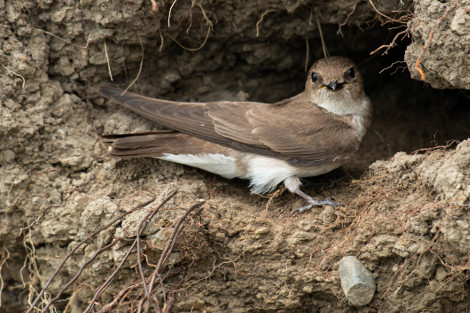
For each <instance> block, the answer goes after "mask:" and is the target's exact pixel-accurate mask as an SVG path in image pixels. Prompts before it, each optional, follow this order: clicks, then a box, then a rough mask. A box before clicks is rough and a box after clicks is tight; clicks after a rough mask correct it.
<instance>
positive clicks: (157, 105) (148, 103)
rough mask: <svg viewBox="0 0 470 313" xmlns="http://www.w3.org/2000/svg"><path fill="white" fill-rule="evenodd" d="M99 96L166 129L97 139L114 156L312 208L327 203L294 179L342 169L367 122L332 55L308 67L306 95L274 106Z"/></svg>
mask: <svg viewBox="0 0 470 313" xmlns="http://www.w3.org/2000/svg"><path fill="white" fill-rule="evenodd" d="M99 93H100V94H101V95H103V96H105V97H107V98H109V99H111V100H113V101H115V102H117V103H119V104H121V105H123V106H124V107H126V108H128V109H130V110H132V111H134V112H136V113H138V114H140V115H142V116H144V117H146V118H148V119H150V120H153V121H155V122H158V123H159V124H162V125H164V126H166V127H168V128H170V129H172V130H171V131H157V132H146V133H138V134H124V135H107V136H103V137H104V138H105V139H106V140H108V141H109V142H111V143H112V147H111V149H110V151H109V155H110V156H112V157H118V158H135V157H155V158H158V159H162V160H167V161H171V162H176V163H180V164H185V165H189V166H192V167H197V168H200V169H203V170H206V171H208V172H212V173H215V174H218V175H220V176H223V177H226V178H235V177H239V178H243V179H249V180H250V183H251V184H250V187H251V188H252V191H253V192H255V193H261V194H262V193H266V192H269V191H272V190H273V189H275V188H276V186H277V185H278V184H279V183H281V182H284V185H285V187H286V188H287V189H288V190H289V191H291V192H293V193H295V194H297V195H299V196H301V197H302V198H304V199H305V200H306V201H307V202H308V205H306V206H304V207H302V208H299V209H296V210H294V211H293V213H294V212H303V211H305V210H307V209H310V208H311V207H312V206H321V205H325V204H327V205H333V206H336V205H338V203H336V202H334V201H333V200H331V199H324V200H315V199H313V198H312V197H310V196H309V195H307V194H305V193H304V192H302V191H301V190H300V186H301V182H300V179H299V178H301V177H309V176H317V175H321V174H325V173H327V172H330V171H332V170H334V169H336V168H337V167H339V166H341V165H342V164H343V163H344V162H345V161H346V160H347V159H349V158H350V157H351V156H352V155H353V154H354V153H355V152H356V151H357V150H358V148H359V145H360V143H361V141H362V139H363V138H364V135H365V133H366V129H367V127H368V126H369V125H370V122H371V119H372V108H371V104H370V100H369V98H368V97H367V96H366V94H365V93H364V88H363V82H362V77H361V75H360V74H359V71H358V69H357V66H356V65H355V64H354V62H353V61H351V60H350V59H348V58H344V57H331V58H325V59H321V60H319V61H317V62H316V63H315V64H313V66H312V67H311V68H310V70H309V73H308V79H307V82H306V84H305V91H303V92H302V93H300V94H298V95H296V96H294V97H292V98H289V99H286V100H282V101H279V102H277V103H274V104H268V103H260V102H232V101H217V102H206V103H190V102H174V101H166V100H160V99H153V98H147V97H143V96H140V95H137V94H133V93H130V92H125V93H124V94H123V93H122V91H121V90H119V89H117V88H115V87H111V86H102V87H101V88H100V89H99Z"/></svg>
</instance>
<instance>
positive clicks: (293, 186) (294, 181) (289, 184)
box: [284, 176, 340, 215]
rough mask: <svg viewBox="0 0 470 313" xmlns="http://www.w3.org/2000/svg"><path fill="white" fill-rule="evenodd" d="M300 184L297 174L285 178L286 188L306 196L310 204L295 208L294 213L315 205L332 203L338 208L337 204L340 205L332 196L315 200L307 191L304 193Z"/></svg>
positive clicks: (303, 196)
mask: <svg viewBox="0 0 470 313" xmlns="http://www.w3.org/2000/svg"><path fill="white" fill-rule="evenodd" d="M300 185H301V182H300V179H299V178H298V177H296V176H291V177H289V178H287V179H285V180H284V186H286V188H287V189H288V190H289V191H290V192H292V193H295V194H296V195H299V196H301V197H302V198H304V199H305V200H307V202H308V204H307V205H306V206H303V207H301V208H298V209H295V210H293V211H292V215H293V214H295V213H297V212H299V213H302V212H305V211H307V210H309V209H310V208H311V207H313V206H322V205H331V206H333V207H335V208H336V207H337V206H339V205H340V204H339V203H338V202H336V201H333V199H331V198H326V199H323V200H315V199H313V198H312V197H310V196H309V195H307V194H306V193H304V192H303V191H302V190H300Z"/></svg>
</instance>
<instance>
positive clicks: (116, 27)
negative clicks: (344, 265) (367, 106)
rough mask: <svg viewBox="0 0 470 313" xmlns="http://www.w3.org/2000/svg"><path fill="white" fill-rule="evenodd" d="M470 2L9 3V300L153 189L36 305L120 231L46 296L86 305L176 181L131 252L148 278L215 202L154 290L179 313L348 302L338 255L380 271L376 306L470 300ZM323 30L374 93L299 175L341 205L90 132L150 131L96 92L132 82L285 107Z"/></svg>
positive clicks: (135, 292) (132, 272)
mask: <svg viewBox="0 0 470 313" xmlns="http://www.w3.org/2000/svg"><path fill="white" fill-rule="evenodd" d="M469 7H470V3H469V1H448V2H445V1H443V2H441V1H434V0H416V1H414V2H411V1H341V0H337V1H287V0H286V1H183V0H179V1H154V2H152V1H143V0H142V1H139V0H137V1H126V2H122V1H97V0H87V1H80V2H77V1H21V2H18V1H1V0H0V35H1V36H0V47H1V49H0V216H1V217H0V218H1V223H0V241H1V247H2V248H1V249H0V264H1V266H2V270H1V277H2V281H3V284H2V285H1V286H3V290H2V306H1V307H0V310H5V312H21V311H23V310H24V309H25V308H27V307H28V306H29V304H30V303H31V302H32V301H33V300H34V298H35V297H36V296H37V294H38V292H39V291H40V290H41V287H42V286H44V284H45V283H46V281H47V280H48V279H49V277H51V275H52V274H53V272H54V270H55V269H56V268H57V267H58V265H59V263H60V261H61V260H62V259H63V258H64V257H65V256H66V255H67V253H69V252H70V251H71V250H72V249H73V248H74V247H76V246H77V245H78V244H79V243H80V242H81V241H82V240H84V239H85V238H86V237H87V235H88V234H91V233H92V232H93V231H96V230H97V229H99V228H100V227H102V226H105V225H106V224H107V223H108V222H110V221H111V220H112V219H113V218H116V217H118V216H119V214H121V213H122V212H125V211H128V210H130V209H131V208H132V207H135V206H136V205H138V204H139V203H142V202H144V201H146V200H149V199H153V198H154V199H155V200H154V202H153V203H152V204H151V205H150V206H148V207H147V208H146V209H143V210H137V211H135V212H134V213H131V214H130V215H128V216H126V217H124V218H122V219H119V220H118V221H116V223H115V224H113V225H112V226H111V227H109V228H107V229H106V230H104V231H102V232H100V233H99V234H98V235H97V237H94V238H93V239H92V240H89V241H87V242H86V243H85V244H83V245H82V247H81V248H80V249H78V250H77V251H76V252H75V253H74V254H73V256H72V257H71V258H70V259H69V260H68V261H67V262H66V263H65V266H64V267H63V268H62V269H61V271H60V272H59V274H58V276H56V277H55V278H54V280H53V281H52V283H51V285H50V286H49V287H48V289H47V292H46V293H45V294H44V295H42V296H41V297H40V301H38V303H37V304H36V305H37V306H38V307H41V308H44V306H45V305H46V303H47V302H48V301H49V300H50V298H51V297H54V296H55V295H56V294H57V293H58V292H59V291H60V290H61V289H63V287H64V286H65V284H66V283H67V282H68V281H69V280H71V279H73V277H74V275H75V274H76V273H77V271H78V269H79V267H80V266H81V265H82V264H84V262H85V261H86V260H87V259H89V258H90V257H92V256H93V254H94V253H95V252H96V251H98V250H99V249H100V248H102V247H104V246H106V245H107V244H110V243H112V242H113V240H115V239H119V242H117V243H116V244H114V245H113V246H112V247H110V248H109V249H107V250H105V251H104V252H103V253H101V254H100V255H99V256H98V257H97V259H95V260H94V261H93V262H92V263H91V264H92V265H91V266H89V267H87V268H86V269H85V270H84V272H83V273H81V275H80V277H79V278H78V279H77V280H76V281H75V282H74V283H73V284H72V285H71V287H70V288H68V289H66V290H63V291H64V292H63V294H62V296H61V297H60V299H59V300H60V301H58V302H55V304H54V305H55V307H56V308H57V310H58V311H71V312H82V311H83V310H84V309H85V308H86V307H87V306H88V305H89V301H90V300H91V299H92V298H93V295H94V294H95V293H96V291H97V289H98V287H99V286H100V285H101V284H102V283H103V282H104V281H105V280H106V279H107V278H108V277H109V276H110V272H111V271H112V270H113V269H115V268H116V266H117V264H119V262H120V261H121V259H122V257H123V256H124V255H125V253H126V252H127V251H128V249H129V248H130V246H131V244H132V240H134V239H135V238H136V233H137V231H138V227H139V223H141V222H142V220H143V219H145V215H146V214H147V213H148V212H150V211H151V210H152V209H154V208H155V207H156V205H157V204H158V203H160V202H161V201H162V200H163V199H164V198H165V197H166V196H167V195H168V194H170V193H171V192H172V191H174V190H177V191H178V193H177V194H176V195H175V196H174V197H173V198H171V199H170V200H169V201H168V202H167V203H166V205H165V206H164V207H163V208H162V209H161V210H160V211H159V212H158V214H157V215H156V216H155V217H154V218H153V219H152V221H151V224H149V226H148V228H147V229H146V230H145V232H144V233H142V247H141V248H140V249H141V250H140V251H141V252H143V258H144V261H143V262H142V264H143V270H142V271H143V273H144V275H147V276H146V277H148V275H150V274H151V273H152V270H153V269H154V268H155V267H154V266H155V264H156V263H157V261H158V259H159V258H160V256H161V255H162V251H163V250H164V247H165V245H166V243H167V242H168V240H169V238H170V237H171V234H172V232H173V231H174V229H175V223H176V221H177V220H178V219H179V218H180V216H181V215H182V214H183V213H184V209H187V208H189V207H190V206H191V205H193V204H195V203H198V201H199V200H198V199H205V200H206V202H205V204H204V205H203V208H204V210H203V211H202V213H200V214H199V215H198V216H194V217H192V218H190V219H188V222H187V226H186V228H185V229H184V231H183V232H182V233H181V235H180V237H179V240H178V242H177V243H176V244H175V247H174V250H173V252H172V253H171V254H170V258H169V259H168V260H167V262H166V263H165V266H164V267H163V268H162V273H164V274H165V275H164V277H165V279H164V281H163V282H162V283H161V284H160V285H159V286H158V288H157V291H156V294H157V296H158V299H159V301H160V302H161V303H167V304H173V312H183V311H193V312H194V311H201V312H202V311H205V312H221V311H226V312H247V311H250V312H280V311H288V312H310V311H323V312H330V311H341V312H348V311H355V310H356V309H354V308H351V307H349V306H348V304H347V302H345V301H344V296H343V294H342V291H341V289H340V286H339V281H338V274H337V267H338V261H339V259H340V258H341V257H342V256H343V255H348V254H349V255H355V256H357V257H358V258H359V259H360V260H361V261H363V262H364V264H365V265H366V266H367V267H368V268H369V269H370V270H371V271H372V273H373V275H374V277H375V278H376V281H377V288H378V289H377V294H376V297H375V298H374V300H373V302H372V303H371V304H370V305H369V310H370V311H387V312H403V311H408V312H421V311H430V312H446V311H447V312H455V311H465V310H466V309H468V306H469V299H468V294H469V285H468V280H469V276H468V266H469V265H468V264H469V256H468V255H469V254H468V250H469V247H470V239H469V235H468V234H469V228H470V226H469V219H468V209H469V196H470V189H469V187H468V186H469V185H470V181H469V174H470V173H469V170H468V168H469V165H470V160H469V155H470V154H469V152H470V151H469V141H468V140H467V141H463V142H462V143H460V141H462V140H465V139H467V138H468V137H469V134H470V126H469V125H470V109H469V105H468V104H469V101H470V100H469V98H468V97H469V93H468V91H466V90H465V89H470V87H469V86H470V84H469V79H470V61H469V60H470V59H469V58H468V54H469V50H470V23H469V22H468V21H469V19H470V17H469V16H470V15H469V14H470V13H469ZM318 23H320V24H321V25H322V31H323V35H324V40H325V43H326V46H327V48H328V50H329V52H330V54H331V55H345V56H349V57H351V58H352V59H354V60H355V61H356V62H357V63H358V65H359V68H360V70H361V72H362V73H363V76H364V80H365V88H366V92H367V93H368V94H369V95H370V97H371V99H372V101H373V104H374V124H373V126H372V128H371V130H370V131H369V134H368V135H367V137H366V140H365V142H364V144H363V147H362V148H361V151H360V153H359V154H358V155H357V157H356V158H355V159H354V160H352V161H351V162H350V163H349V164H347V165H346V166H345V167H344V168H343V169H340V170H337V171H335V172H333V173H331V174H328V175H325V176H323V177H318V178H313V179H308V180H306V181H305V186H306V191H308V192H309V193H310V194H313V195H315V196H318V197H334V198H335V199H337V200H338V201H339V202H341V203H342V204H344V206H343V207H340V208H339V209H338V210H336V211H335V210H331V209H329V208H326V209H325V210H322V209H318V210H315V211H312V212H310V213H308V214H306V215H305V216H302V217H291V216H290V214H289V212H290V211H291V209H292V208H296V207H300V206H302V201H300V200H299V199H297V198H295V197H294V196H292V195H289V194H287V193H284V194H281V195H279V196H278V197H273V198H272V199H271V200H272V201H269V200H268V199H264V198H261V197H258V196H256V195H251V196H250V195H249V190H248V188H247V187H248V186H247V185H248V184H247V183H246V182H244V181H237V180H235V181H229V180H225V179H222V178H219V177H215V176H213V175H211V174H208V173H205V172H202V171H198V170H194V169H191V168H187V167H183V166H180V165H175V164H170V163H166V162H162V161H157V160H152V159H142V160H126V161H115V160H109V159H107V158H106V157H105V154H106V147H105V145H104V144H103V143H102V142H101V141H100V139H99V134H102V133H124V132H139V131H145V130H152V129H157V128H158V127H159V126H158V125H155V124H153V123H150V122H148V121H146V120H145V119H143V118H141V117H138V116H136V115H134V114H131V113H129V112H126V111H124V110H123V109H121V108H119V107H118V106H116V105H115V104H112V103H110V102H107V101H105V100H104V99H103V98H101V97H99V96H98V95H97V93H96V88H97V86H99V85H101V84H103V83H107V82H112V83H114V84H117V85H120V86H122V87H123V88H125V87H127V86H128V85H131V84H132V85H133V87H132V90H134V91H136V92H140V93H142V94H145V95H148V96H154V97H160V98H166V99H173V100H184V101H207V100H220V99H224V100H231V99H242V100H244V99H249V100H255V101H265V102H273V101H277V100H280V99H283V98H286V97H289V96H292V95H294V94H296V93H298V92H300V91H301V90H302V89H303V85H304V81H305V67H306V66H308V65H311V64H312V62H313V61H315V60H317V59H318V58H321V57H323V49H322V44H321V40H320V35H319V34H320V32H319V29H318ZM377 49H378V50H377ZM376 50H377V51H376ZM374 51H376V52H375V53H373V54H372V55H371V52H374ZM452 140H456V141H458V142H452ZM436 146H437V148H436ZM400 151H404V152H401V153H399V154H396V153H397V152H400ZM371 164H372V165H371ZM267 207H269V208H267ZM22 228H23V229H22ZM21 229H22V230H21ZM20 230H21V231H20ZM137 262H138V259H137V255H136V252H135V250H132V253H131V255H130V258H129V259H128V261H127V262H125V263H124V266H123V268H122V269H121V271H120V272H119V273H118V275H117V276H116V277H115V278H114V280H113V282H112V283H111V285H110V286H109V288H108V289H106V291H105V292H104V293H103V294H102V295H101V296H100V297H99V298H98V299H97V304H96V310H97V311H98V310H100V309H102V310H104V309H105V307H103V306H104V305H106V304H107V303H109V302H111V301H112V300H113V299H114V298H115V297H116V295H118V294H119V292H120V291H122V290H124V289H123V288H126V287H129V286H132V284H134V283H136V282H138V281H139V279H140V274H139V270H138V266H137V265H136V264H137ZM129 290H130V291H129V293H128V294H126V297H125V298H122V299H123V300H122V301H121V302H119V306H120V308H121V310H123V311H130V310H133V309H135V305H137V303H138V299H139V292H140V291H142V290H141V289H139V288H136V289H129ZM164 295H165V297H164ZM120 299H121V298H120ZM133 305H134V306H133ZM113 309H116V307H114V308H113Z"/></svg>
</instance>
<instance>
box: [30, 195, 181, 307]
mask: <svg viewBox="0 0 470 313" xmlns="http://www.w3.org/2000/svg"><path fill="white" fill-rule="evenodd" d="M172 195H173V194H172ZM154 200H155V199H151V200H149V201H146V202H144V203H141V204H139V205H138V206H136V207H134V208H133V209H131V210H130V211H128V212H125V213H123V214H121V215H119V216H118V217H116V218H114V219H113V220H111V222H109V223H108V224H106V225H105V226H103V227H101V228H99V229H98V230H96V231H95V232H93V233H91V234H90V235H88V236H87V237H86V238H85V239H83V240H82V241H81V242H80V243H79V244H78V245H77V246H76V247H75V248H73V249H72V251H70V252H69V253H68V254H67V255H66V256H65V257H64V259H63V260H62V262H61V263H60V264H59V266H58V267H57V268H56V270H55V271H54V273H53V274H52V276H51V277H50V278H49V280H48V281H47V282H46V284H44V287H43V288H42V290H41V291H40V292H39V294H38V295H37V296H36V298H35V299H34V301H33V302H32V303H31V305H30V307H29V309H28V310H27V311H26V313H29V312H31V311H32V310H33V309H34V308H36V304H37V303H38V301H39V300H40V299H41V297H42V295H43V294H44V293H45V291H46V290H47V288H48V287H49V285H50V284H51V282H52V280H53V279H54V277H55V276H56V275H57V274H58V273H59V271H60V270H61V268H62V267H63V266H64V264H65V262H67V260H68V259H69V258H70V257H71V256H72V254H73V253H75V251H77V250H78V248H80V247H81V246H82V245H83V244H85V242H87V241H88V240H90V239H91V238H93V237H94V236H96V235H97V234H99V233H100V232H102V231H103V230H105V229H107V228H108V227H110V226H111V225H113V224H114V223H116V222H117V221H119V220H120V219H122V218H123V217H124V216H126V215H128V214H130V213H132V212H134V211H136V210H138V209H141V208H143V207H145V206H147V205H148V204H150V203H152V202H153V201H154Z"/></svg>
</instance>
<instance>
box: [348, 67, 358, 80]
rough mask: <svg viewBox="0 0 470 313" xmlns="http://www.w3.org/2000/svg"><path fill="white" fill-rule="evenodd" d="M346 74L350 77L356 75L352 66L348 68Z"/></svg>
mask: <svg viewBox="0 0 470 313" xmlns="http://www.w3.org/2000/svg"><path fill="white" fill-rule="evenodd" d="M348 75H349V77H351V78H354V77H356V71H355V70H354V67H351V68H350V69H349V70H348Z"/></svg>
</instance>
